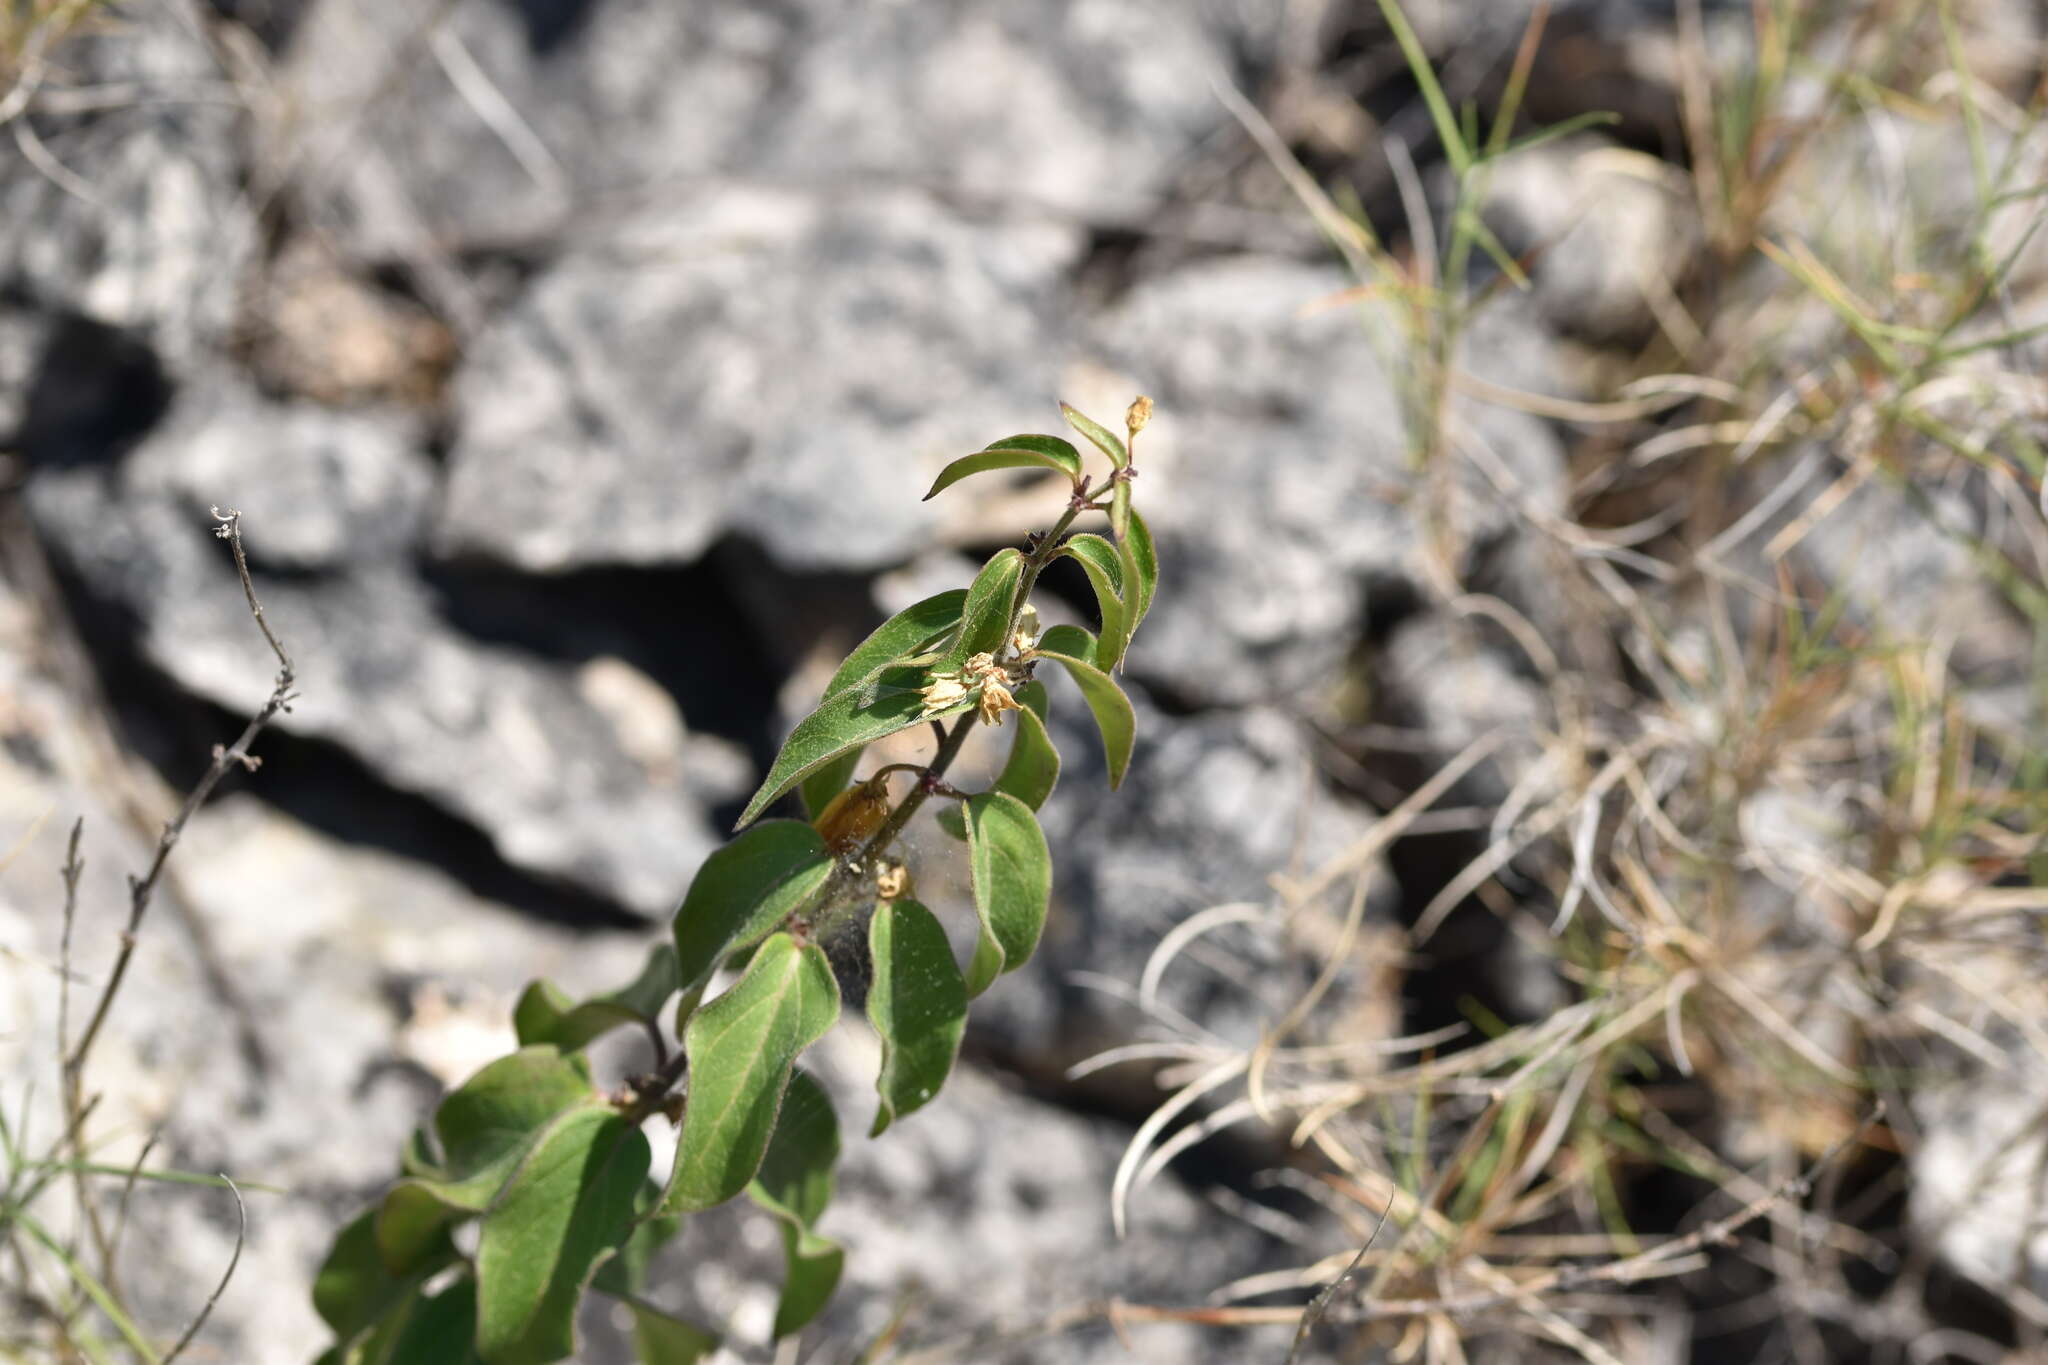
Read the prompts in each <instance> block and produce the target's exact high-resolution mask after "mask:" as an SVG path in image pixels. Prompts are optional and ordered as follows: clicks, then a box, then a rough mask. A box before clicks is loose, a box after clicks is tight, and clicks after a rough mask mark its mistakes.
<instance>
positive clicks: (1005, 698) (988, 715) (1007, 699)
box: [981, 678, 1018, 725]
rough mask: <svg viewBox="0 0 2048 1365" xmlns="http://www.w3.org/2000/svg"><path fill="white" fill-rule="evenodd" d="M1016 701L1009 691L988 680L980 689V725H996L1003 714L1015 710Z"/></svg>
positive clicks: (992, 679)
mask: <svg viewBox="0 0 2048 1365" xmlns="http://www.w3.org/2000/svg"><path fill="white" fill-rule="evenodd" d="M1017 709H1018V708H1017V699H1016V698H1015V697H1013V696H1011V695H1010V689H1009V688H1007V687H1005V686H1003V685H1002V684H1001V683H999V682H997V681H996V680H995V679H994V678H990V679H989V680H988V681H987V682H986V683H983V684H982V688H981V723H982V724H983V725H997V724H1000V723H1001V722H1002V719H1003V712H1005V711H1015V710H1017Z"/></svg>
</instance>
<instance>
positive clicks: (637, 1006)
mask: <svg viewBox="0 0 2048 1365" xmlns="http://www.w3.org/2000/svg"><path fill="white" fill-rule="evenodd" d="M678 984H679V983H678V981H677V976H676V949H675V944H673V943H658V944H656V945H655V946H654V948H653V949H652V950H651V951H650V952H649V953H648V954H647V962H646V964H645V965H644V966H642V967H641V969H640V975H639V976H637V977H635V978H634V979H633V981H632V984H630V985H627V986H622V987H620V988H619V989H618V990H615V991H609V992H607V993H605V994H604V995H598V996H592V997H591V998H590V999H588V1000H585V1001H584V1002H582V1003H581V1004H574V1003H572V1002H571V1001H570V999H569V997H568V995H567V994H566V993H565V992H564V991H563V990H562V989H561V988H560V987H559V986H556V985H555V984H554V983H553V982H551V981H536V982H534V983H533V984H532V985H530V986H528V987H527V988H526V991H525V993H524V994H523V995H521V996H520V997H519V1004H518V1005H517V1006H515V1007H514V1009H513V1011H512V1026H513V1028H514V1029H516V1030H517V1031H518V1034H519V1042H520V1045H521V1046H522V1047H527V1046H531V1045H532V1044H534V1043H553V1044H554V1045H555V1046H556V1047H558V1048H560V1049H562V1051H564V1052H574V1051H576V1050H577V1049H579V1048H582V1047H586V1046H588V1045H589V1043H590V1042H591V1040H593V1039H595V1038H598V1037H600V1036H602V1035H604V1034H606V1033H609V1032H610V1031H611V1030H613V1029H615V1028H622V1027H625V1026H626V1025H629V1024H641V1025H648V1024H652V1023H654V1022H655V1021H656V1020H657V1019H658V1018H659V1017H660V1015H661V1007H662V1005H664V1004H665V1003H667V1001H668V998H669V997H670V996H671V995H674V994H675V993H676V988H677V985H678Z"/></svg>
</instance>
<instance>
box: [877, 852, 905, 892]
mask: <svg viewBox="0 0 2048 1365" xmlns="http://www.w3.org/2000/svg"><path fill="white" fill-rule="evenodd" d="M909 894H910V869H909V868H907V867H905V866H904V865H903V864H902V863H899V862H896V861H894V860H893V859H892V860H891V861H889V862H886V863H883V864H882V866H881V868H880V870H879V871H877V872H876V873H875V899H876V900H884V901H900V900H902V899H903V898H904V897H906V896H908V895H909Z"/></svg>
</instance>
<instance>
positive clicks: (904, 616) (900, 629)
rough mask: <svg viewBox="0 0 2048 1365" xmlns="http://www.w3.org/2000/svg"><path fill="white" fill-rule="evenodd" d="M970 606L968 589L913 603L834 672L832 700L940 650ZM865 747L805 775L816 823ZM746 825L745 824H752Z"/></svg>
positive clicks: (807, 805) (808, 808)
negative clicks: (899, 664) (886, 671)
mask: <svg viewBox="0 0 2048 1365" xmlns="http://www.w3.org/2000/svg"><path fill="white" fill-rule="evenodd" d="M966 604H967V590H966V589H965V588H951V589H948V590H947V591H945V592H942V593H935V594H934V595H932V596H930V597H927V598H925V599H924V600H923V601H921V602H913V603H912V604H911V605H909V606H907V607H905V608H904V609H903V610H902V611H899V612H897V613H896V614H895V615H894V616H892V617H890V618H889V619H888V620H886V621H884V622H883V623H882V624H881V625H879V626H877V627H875V629H874V631H873V632H872V633H871V634H869V636H868V637H867V638H866V639H865V640H862V641H861V642H860V643H859V644H858V645H855V646H854V648H853V652H852V653H851V654H849V655H847V656H846V658H845V660H844V661H842V662H841V663H840V665H839V667H838V668H837V669H836V670H835V671H834V672H833V674H832V681H831V682H829V683H827V684H826V685H825V697H826V699H830V698H832V697H834V696H836V695H838V694H839V693H841V692H843V691H845V690H846V689H847V688H849V687H852V686H855V685H856V684H859V683H862V682H865V681H867V680H868V679H870V678H873V677H874V675H875V674H877V673H879V672H881V670H882V669H884V668H887V667H888V666H889V665H890V664H893V663H896V662H897V661H899V660H902V659H907V658H912V657H914V656H916V655H919V654H923V653H926V652H928V651H930V650H933V649H936V648H937V647H938V646H939V645H940V644H941V643H942V642H943V641H944V640H945V638H946V637H947V636H948V635H950V634H952V632H953V628H954V627H955V626H957V625H959V624H960V612H961V609H962V608H963V607H965V606H966ZM863 747H864V746H862V745H858V744H857V745H854V746H853V747H852V748H850V749H847V750H845V751H844V752H842V753H841V754H840V755H839V756H838V757H836V758H834V759H832V760H831V761H829V762H826V763H823V764H820V765H818V766H817V767H815V768H813V769H812V770H811V771H810V772H809V773H808V774H806V775H805V777H804V778H803V782H802V794H803V802H804V813H805V814H806V815H808V816H809V817H810V818H811V819H813V820H815V819H817V818H818V815H819V813H820V812H821V811H823V810H824V809H825V806H826V804H827V803H828V802H830V801H831V799H832V798H833V797H835V796H837V795H838V794H839V793H840V792H841V791H843V790H844V789H845V787H846V784H847V783H848V782H851V781H852V780H853V772H854V768H855V766H856V765H857V764H858V763H859V762H860V753H861V749H862V748H863ZM771 799H772V798H771ZM740 823H741V824H745V823H746V821H744V820H743V821H741V822H740Z"/></svg>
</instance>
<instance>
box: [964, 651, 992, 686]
mask: <svg viewBox="0 0 2048 1365" xmlns="http://www.w3.org/2000/svg"><path fill="white" fill-rule="evenodd" d="M995 671H996V656H995V655H993V654H989V653H986V652H984V653H981V654H977V655H975V656H974V657H973V658H971V659H969V660H968V661H967V666H966V667H965V668H963V669H962V670H961V674H962V676H964V677H965V678H966V679H967V681H968V683H969V684H970V685H971V684H973V683H977V682H980V681H981V680H982V679H983V678H986V677H987V676H988V675H989V674H991V673H993V672H995Z"/></svg>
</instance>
